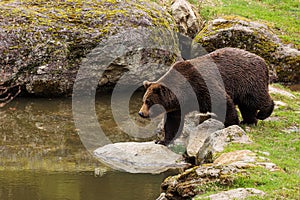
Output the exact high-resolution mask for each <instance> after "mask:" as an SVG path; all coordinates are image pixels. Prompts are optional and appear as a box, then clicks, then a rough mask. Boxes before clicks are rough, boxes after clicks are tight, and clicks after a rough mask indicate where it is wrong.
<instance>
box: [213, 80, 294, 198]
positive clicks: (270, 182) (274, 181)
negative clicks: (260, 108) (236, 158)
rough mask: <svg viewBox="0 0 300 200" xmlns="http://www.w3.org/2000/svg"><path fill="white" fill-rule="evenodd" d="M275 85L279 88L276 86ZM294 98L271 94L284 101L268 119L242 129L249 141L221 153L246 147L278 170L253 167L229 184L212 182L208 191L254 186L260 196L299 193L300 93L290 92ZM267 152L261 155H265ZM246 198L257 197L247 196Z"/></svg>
mask: <svg viewBox="0 0 300 200" xmlns="http://www.w3.org/2000/svg"><path fill="white" fill-rule="evenodd" d="M276 87H281V86H280V85H276ZM293 94H294V95H295V98H289V97H286V96H283V95H279V94H272V96H273V99H275V100H276V101H282V102H284V103H286V106H279V107H278V108H277V109H275V111H274V113H273V114H272V117H271V119H270V120H268V121H260V122H259V124H258V126H251V127H246V126H244V127H243V128H244V129H246V130H247V131H246V132H247V135H248V136H249V137H250V138H251V139H252V140H253V143H252V144H247V145H246V144H231V145H229V147H227V148H226V150H225V152H230V151H234V150H242V149H248V150H251V151H253V152H257V153H258V154H259V155H261V156H263V157H267V158H268V159H270V161H271V162H273V163H275V164H276V165H277V166H279V167H280V168H281V169H282V171H277V172H270V171H268V170H266V169H263V168H260V167H257V168H253V169H251V168H250V169H248V170H247V175H246V176H239V177H236V178H235V179H234V182H233V184H232V185H231V186H222V185H218V184H213V185H211V187H210V188H209V189H208V194H213V193H216V192H217V191H223V190H228V189H234V188H239V187H243V188H247V187H250V188H256V189H259V190H262V191H264V192H265V193H266V196H264V197H261V198H260V199H299V196H300V159H299V158H300V137H299V131H300V118H299V114H300V93H299V92H293ZM268 153H269V155H267V156H266V155H265V154H268ZM249 199H258V197H255V198H253V197H251V198H249Z"/></svg>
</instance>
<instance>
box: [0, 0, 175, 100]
mask: <svg viewBox="0 0 300 200" xmlns="http://www.w3.org/2000/svg"><path fill="white" fill-rule="evenodd" d="M0 19H1V20H0V46H1V48H0V56H1V57H2V58H3V59H1V61H0V66H1V69H0V71H1V73H0V84H1V85H4V86H9V85H12V84H20V85H23V86H24V87H22V89H23V90H24V91H26V92H27V93H31V94H34V95H39V96H44V95H45V94H47V93H49V95H50V96H51V95H53V96H57V95H58V96H61V95H69V94H70V91H71V89H72V85H73V83H74V80H75V77H76V73H77V70H78V68H79V66H80V63H81V61H82V58H83V57H85V55H87V54H88V53H89V52H90V51H91V50H92V49H93V48H95V47H96V46H97V45H98V44H99V43H100V42H102V41H103V40H105V39H106V38H108V37H110V36H111V35H114V34H116V33H119V32H120V31H124V30H126V29H132V28H138V27H153V28H154V27H156V28H157V27H160V28H165V29H167V30H170V31H174V30H175V29H176V25H175V23H173V22H172V17H171V16H170V15H169V14H168V13H167V12H166V11H165V10H164V9H163V8H161V7H160V6H158V5H157V4H155V3H152V2H148V1H142V0H134V1H129V0H128V1H122V2H121V1H116V0H110V1H93V0H92V1H81V0H76V1H45V0H38V1H29V0H25V1H3V2H0ZM41 66H46V67H45V68H44V69H43V73H40V71H39V69H40V68H41ZM54 83H55V84H54ZM56 83H57V85H56ZM54 85H55V87H53V86H54ZM36 86H37V87H38V88H36ZM56 90H57V91H56Z"/></svg>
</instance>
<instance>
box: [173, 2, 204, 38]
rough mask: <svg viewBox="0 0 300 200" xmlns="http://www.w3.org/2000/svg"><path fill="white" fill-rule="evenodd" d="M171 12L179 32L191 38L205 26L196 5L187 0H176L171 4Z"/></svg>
mask: <svg viewBox="0 0 300 200" xmlns="http://www.w3.org/2000/svg"><path fill="white" fill-rule="evenodd" d="M171 14H172V16H173V18H174V20H175V22H176V24H177V27H178V29H179V32H180V33H182V34H184V35H186V36H189V37H190V38H194V37H195V35H196V34H197V33H198V32H199V31H200V30H201V28H202V26H203V22H202V20H201V17H200V15H199V14H198V12H197V11H196V9H195V7H194V6H193V5H191V4H190V3H189V2H188V1H186V0H175V1H174V2H173V3H172V5H171Z"/></svg>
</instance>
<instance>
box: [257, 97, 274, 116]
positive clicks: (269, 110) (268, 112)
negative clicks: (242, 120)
mask: <svg viewBox="0 0 300 200" xmlns="http://www.w3.org/2000/svg"><path fill="white" fill-rule="evenodd" d="M274 106H275V104H274V101H273V100H271V101H270V103H269V104H268V105H266V106H264V107H263V108H262V109H260V111H259V112H258V113H257V116H256V118H257V119H260V120H264V119H266V118H268V117H269V116H270V115H271V114H272V112H273V110H274Z"/></svg>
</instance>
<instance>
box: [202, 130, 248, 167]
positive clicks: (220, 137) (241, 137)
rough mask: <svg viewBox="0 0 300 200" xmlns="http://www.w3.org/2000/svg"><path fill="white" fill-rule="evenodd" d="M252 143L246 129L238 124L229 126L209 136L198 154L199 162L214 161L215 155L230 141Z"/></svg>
mask: <svg viewBox="0 0 300 200" xmlns="http://www.w3.org/2000/svg"><path fill="white" fill-rule="evenodd" d="M230 142H234V143H251V140H250V139H249V138H248V136H247V135H246V133H245V131H244V130H243V129H242V128H241V127H239V126H237V125H233V126H229V127H227V128H225V129H222V130H219V131H216V132H214V133H213V134H211V135H210V136H208V138H207V139H206V140H205V142H204V145H203V146H202V147H201V148H200V150H199V152H198V154H197V163H207V162H212V158H213V155H214V154H215V153H216V152H221V151H223V150H224V147H225V146H226V145H227V144H228V143H230Z"/></svg>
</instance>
